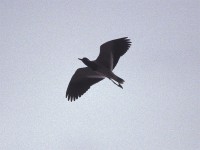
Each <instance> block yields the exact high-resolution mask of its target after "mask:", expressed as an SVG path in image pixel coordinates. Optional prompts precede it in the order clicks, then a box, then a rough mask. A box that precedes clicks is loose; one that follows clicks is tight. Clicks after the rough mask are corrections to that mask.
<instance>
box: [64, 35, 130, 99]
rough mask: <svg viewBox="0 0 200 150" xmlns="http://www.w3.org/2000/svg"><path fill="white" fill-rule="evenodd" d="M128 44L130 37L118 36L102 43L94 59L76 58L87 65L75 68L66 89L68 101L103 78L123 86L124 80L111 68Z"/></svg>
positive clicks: (80, 94)
mask: <svg viewBox="0 0 200 150" xmlns="http://www.w3.org/2000/svg"><path fill="white" fill-rule="evenodd" d="M130 46H131V41H130V39H128V38H127V37H124V38H119V39H115V40H111V41H108V42H106V43H104V44H102V45H101V46H100V53H99V56H98V57H97V59H96V60H93V61H90V60H89V59H88V58H86V57H83V58H82V59H81V58H78V59H79V60H81V61H82V62H83V63H84V64H85V65H86V66H87V67H84V68H79V69H77V70H76V72H75V73H74V75H73V76H72V78H71V80H70V82H69V85H68V88H67V91H66V98H68V101H71V102H72V101H75V100H76V99H78V98H79V97H81V96H82V95H83V94H84V93H85V92H86V91H87V90H88V89H89V88H90V87H91V86H92V85H94V84H95V83H97V82H99V81H101V80H103V79H104V78H108V79H110V80H111V81H112V82H113V83H114V84H116V85H117V86H118V87H120V88H123V87H122V85H121V84H123V83H124V80H123V79H122V78H120V77H118V76H117V75H115V74H114V73H113V72H112V70H113V69H114V68H115V66H116V65H117V63H118V61H119V58H120V57H121V56H123V55H124V54H125V53H126V52H127V50H128V49H129V48H130Z"/></svg>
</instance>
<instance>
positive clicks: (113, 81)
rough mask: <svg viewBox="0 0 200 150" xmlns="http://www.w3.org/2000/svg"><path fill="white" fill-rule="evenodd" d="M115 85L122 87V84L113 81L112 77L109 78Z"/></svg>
mask: <svg viewBox="0 0 200 150" xmlns="http://www.w3.org/2000/svg"><path fill="white" fill-rule="evenodd" d="M109 79H110V78H109ZM110 80H111V81H112V82H113V83H114V84H115V85H117V86H118V87H120V88H122V89H123V87H122V85H121V84H119V83H118V84H117V83H115V82H114V81H113V80H112V79H110Z"/></svg>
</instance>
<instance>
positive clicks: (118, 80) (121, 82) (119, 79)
mask: <svg viewBox="0 0 200 150" xmlns="http://www.w3.org/2000/svg"><path fill="white" fill-rule="evenodd" d="M115 81H117V82H118V83H119V84H123V83H124V80H123V79H122V78H120V77H117V76H116V79H115Z"/></svg>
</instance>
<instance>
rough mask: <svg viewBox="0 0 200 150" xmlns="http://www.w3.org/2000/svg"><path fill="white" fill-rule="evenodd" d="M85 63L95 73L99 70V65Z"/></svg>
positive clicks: (90, 62)
mask: <svg viewBox="0 0 200 150" xmlns="http://www.w3.org/2000/svg"><path fill="white" fill-rule="evenodd" d="M83 63H84V64H85V65H86V66H88V67H89V68H91V69H92V70H94V71H95V70H97V68H98V65H97V64H96V63H95V62H93V61H85V62H83Z"/></svg>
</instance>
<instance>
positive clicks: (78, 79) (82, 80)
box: [66, 67, 104, 101]
mask: <svg viewBox="0 0 200 150" xmlns="http://www.w3.org/2000/svg"><path fill="white" fill-rule="evenodd" d="M102 79H104V77H102V76H100V75H98V74H97V73H95V72H94V71H92V70H91V69H90V68H89V67H85V68H79V69H77V70H76V72H75V73H74V75H73V76H72V78H71V81H70V82H69V85H68V88H67V92H66V98H67V97H68V100H69V101H70V100H71V101H73V100H74V101H75V100H76V99H77V98H79V97H81V96H82V95H83V94H84V93H85V92H86V91H87V90H88V89H89V88H90V86H92V85H93V84H95V83H97V82H99V81H101V80H102Z"/></svg>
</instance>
